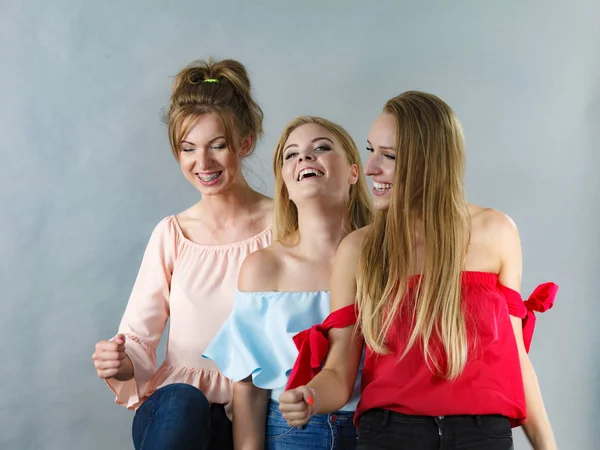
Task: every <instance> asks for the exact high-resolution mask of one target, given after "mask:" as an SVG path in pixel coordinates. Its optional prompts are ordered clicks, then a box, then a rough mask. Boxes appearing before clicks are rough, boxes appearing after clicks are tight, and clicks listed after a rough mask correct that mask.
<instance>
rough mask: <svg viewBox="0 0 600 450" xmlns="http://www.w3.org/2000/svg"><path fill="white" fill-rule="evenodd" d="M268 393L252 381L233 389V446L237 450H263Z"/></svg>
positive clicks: (240, 383) (235, 385)
mask: <svg viewBox="0 0 600 450" xmlns="http://www.w3.org/2000/svg"><path fill="white" fill-rule="evenodd" d="M267 401H268V391H265V390H263V389H259V388H257V387H256V386H254V385H253V384H252V382H250V381H240V382H238V383H235V384H234V387H233V445H234V449H235V450H263V449H264V446H265V432H266V431H265V428H266V420H267Z"/></svg>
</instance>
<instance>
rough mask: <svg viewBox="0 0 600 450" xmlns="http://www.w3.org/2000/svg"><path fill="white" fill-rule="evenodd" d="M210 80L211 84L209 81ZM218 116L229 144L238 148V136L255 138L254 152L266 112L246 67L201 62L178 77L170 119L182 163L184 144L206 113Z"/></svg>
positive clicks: (171, 135) (173, 147) (229, 61)
mask: <svg viewBox="0 0 600 450" xmlns="http://www.w3.org/2000/svg"><path fill="white" fill-rule="evenodd" d="M206 80H209V81H206ZM207 113H214V114H216V115H217V116H219V118H220V119H221V121H222V122H223V126H224V128H225V141H226V142H227V146H228V148H229V149H230V150H234V149H235V148H236V146H235V144H234V142H235V139H234V137H238V138H246V137H248V136H252V144H251V147H250V151H249V152H248V153H247V154H246V155H244V156H247V155H249V154H250V153H252V151H254V148H255V146H256V142H257V141H258V140H259V139H260V137H261V136H262V133H263V128H262V122H263V112H262V109H261V108H260V106H259V105H258V103H256V101H255V100H254V98H253V97H252V92H251V85H250V78H249V77H248V72H247V71H246V68H245V67H244V65H243V64H242V63H240V62H238V61H235V60H233V59H224V60H222V61H218V62H215V61H214V60H213V58H209V60H208V61H204V60H199V61H194V62H193V63H191V64H189V65H188V66H187V67H185V68H184V69H183V70H181V71H180V72H179V73H178V74H177V75H176V76H175V82H174V83H173V92H172V94H171V102H170V106H169V112H168V116H167V122H168V127H169V142H170V144H171V150H172V151H173V155H174V156H175V159H177V160H179V153H180V152H181V141H182V140H183V139H184V138H185V136H187V134H188V133H189V131H190V129H191V128H192V126H193V125H194V123H195V122H196V120H197V119H198V117H200V116H201V115H203V114H207Z"/></svg>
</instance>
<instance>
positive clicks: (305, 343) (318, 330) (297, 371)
mask: <svg viewBox="0 0 600 450" xmlns="http://www.w3.org/2000/svg"><path fill="white" fill-rule="evenodd" d="M356 319H357V317H356V307H355V305H348V306H345V307H344V308H340V309H338V310H337V311H334V312H332V313H331V314H329V316H327V318H326V319H325V320H324V321H323V323H320V324H317V325H314V326H312V327H311V328H309V329H308V330H304V331H301V332H300V333H298V334H296V335H295V336H294V338H293V339H294V343H295V344H296V348H297V349H298V357H297V358H296V362H295V363H294V367H292V372H291V373H290V376H289V378H288V382H287V385H286V389H294V388H297V387H298V386H303V385H305V384H307V383H308V382H309V381H310V380H312V379H313V378H314V377H315V375H316V374H318V373H319V372H320V370H321V366H322V364H323V361H324V360H325V357H326V356H327V352H328V351H329V339H328V337H327V333H328V332H329V330H331V329H332V328H345V327H349V326H350V325H354V324H355V323H356Z"/></svg>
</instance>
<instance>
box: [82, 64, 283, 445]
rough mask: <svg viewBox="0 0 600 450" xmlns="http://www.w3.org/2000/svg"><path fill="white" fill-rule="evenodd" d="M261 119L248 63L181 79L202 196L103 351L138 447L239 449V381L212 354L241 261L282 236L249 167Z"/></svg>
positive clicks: (192, 172) (159, 245) (180, 218)
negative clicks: (275, 234)
mask: <svg viewBox="0 0 600 450" xmlns="http://www.w3.org/2000/svg"><path fill="white" fill-rule="evenodd" d="M262 121H263V112H262V110H261V108H260V106H259V105H258V104H257V103H256V101H255V100H254V98H253V96H252V93H251V85H250V79H249V77H248V74H247V71H246V69H245V67H244V66H243V65H242V64H241V63H239V62H237V61H234V60H222V61H218V62H215V61H213V60H212V59H210V60H208V61H197V62H194V63H192V64H190V65H189V66H188V67H186V68H185V69H183V70H182V71H181V72H180V73H179V74H178V75H177V76H176V77H175V83H174V86H173V92H172V95H171V102H170V108H169V113H168V132H169V141H170V144H171V149H172V151H173V155H174V156H175V159H176V160H177V162H178V163H179V165H180V167H181V170H182V172H183V175H184V176H185V178H186V179H187V180H188V181H189V182H190V183H191V184H192V185H193V186H194V187H195V188H196V189H197V190H198V191H199V192H200V194H201V200H200V201H199V202H198V203H196V204H194V205H193V206H191V207H190V208H189V209H187V210H185V211H183V212H181V213H179V214H177V215H171V216H168V217H165V218H164V219H162V220H161V221H160V222H159V223H158V225H157V226H156V227H155V229H154V231H153V232H152V235H151V237H150V241H149V243H148V246H147V248H146V251H145V254H144V257H143V260H142V264H141V267H140V270H139V273H138V276H137V279H136V281H135V284H134V287H133V291H132V293H131V296H130V298H129V302H128V304H127V307H126V309H125V313H124V315H123V318H122V320H121V324H120V326H119V330H118V334H117V335H116V336H114V337H113V338H112V339H110V340H103V341H99V342H98V343H97V344H96V350H95V352H94V354H93V360H94V365H95V368H96V371H97V373H98V376H99V377H100V378H103V379H105V380H106V383H107V384H108V386H109V388H110V389H111V390H112V391H113V392H114V393H115V395H116V402H117V403H118V404H120V405H123V406H125V407H127V408H128V409H131V410H135V411H136V413H135V417H134V419H133V430H132V431H133V433H132V434H133V442H134V446H135V448H136V449H137V450H141V449H143V450H149V449H161V450H165V449H178V450H185V449H192V448H193V449H227V448H232V446H233V444H232V431H231V427H232V425H231V421H230V420H229V417H230V416H231V415H230V405H231V400H232V395H233V387H232V382H231V381H230V380H228V379H227V378H225V377H224V376H223V375H222V374H221V373H220V372H219V370H218V369H217V366H216V365H215V364H214V363H213V362H212V361H210V360H208V359H205V358H202V352H203V351H204V349H205V348H206V346H207V345H208V344H209V343H210V341H211V340H212V339H213V337H214V335H215V334H216V333H217V331H218V330H219V328H220V327H221V325H222V324H223V323H224V322H225V320H226V319H227V317H228V316H229V314H230V312H231V309H232V304H233V297H234V293H235V291H236V287H237V278H238V272H239V268H240V266H241V264H242V262H243V261H244V259H245V258H246V256H247V255H249V254H250V253H252V252H254V251H256V250H259V249H261V248H265V247H267V246H268V245H270V244H271V241H272V231H271V226H270V224H271V215H272V200H271V199H270V198H268V197H265V196H264V195H262V194H260V193H259V192H257V191H255V190H253V189H252V188H251V187H250V186H249V184H248V182H247V181H246V179H245V178H244V175H243V173H242V158H245V157H247V156H248V155H250V154H251V153H252V151H253V150H254V148H255V145H256V142H257V140H258V139H259V138H260V137H261V134H262ZM167 319H168V320H169V321H170V326H169V335H168V341H167V354H166V358H165V360H164V362H163V363H162V364H161V365H160V367H159V368H158V369H156V347H157V345H158V343H159V341H160V339H161V336H162V334H163V332H164V330H165V326H166V322H167Z"/></svg>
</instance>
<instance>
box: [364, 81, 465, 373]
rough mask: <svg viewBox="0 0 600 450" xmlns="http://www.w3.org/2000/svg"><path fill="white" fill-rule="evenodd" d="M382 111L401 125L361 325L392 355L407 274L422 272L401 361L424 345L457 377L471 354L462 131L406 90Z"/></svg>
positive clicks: (368, 260) (437, 369) (435, 101)
mask: <svg viewBox="0 0 600 450" xmlns="http://www.w3.org/2000/svg"><path fill="white" fill-rule="evenodd" d="M383 111H384V112H386V113H389V114H392V115H393V116H394V117H395V119H396V126H397V130H396V138H397V144H396V163H395V175H394V184H393V188H392V199H391V202H390V206H389V208H388V209H387V210H384V211H378V212H377V213H376V215H375V219H374V223H373V224H372V226H371V227H370V229H369V230H368V232H367V235H366V237H365V241H364V244H363V250H362V253H361V257H360V260H359V268H358V275H357V304H358V310H359V324H360V326H361V329H362V333H363V336H364V338H365V342H366V343H367V345H368V346H369V347H370V348H371V349H372V350H373V351H374V352H376V353H379V354H384V353H387V352H388V351H389V350H388V348H387V346H386V339H387V337H388V333H389V332H390V328H391V326H392V324H393V323H394V321H396V320H398V314H399V313H400V311H401V307H402V306H403V304H404V302H407V301H409V298H408V297H409V296H408V295H407V293H408V288H409V286H408V282H409V280H408V279H409V276H410V275H412V274H411V273H409V271H411V270H414V269H417V271H418V272H419V274H420V276H417V277H416V278H417V283H416V286H413V288H412V289H411V291H412V292H413V293H414V297H412V298H411V299H410V301H411V305H410V306H411V307H412V308H414V309H410V310H409V311H411V312H412V315H409V317H412V323H410V324H408V325H407V326H410V327H411V328H410V335H409V338H408V342H407V346H406V348H405V350H404V353H403V354H402V355H401V356H400V358H403V357H404V356H405V355H406V353H407V352H408V351H409V350H410V349H411V348H412V347H413V346H414V345H415V344H417V343H419V344H422V348H423V351H424V355H425V361H426V363H427V365H428V367H429V368H430V370H431V371H432V372H434V373H435V374H436V375H438V376H441V377H443V378H445V379H450V380H452V379H456V378H457V377H458V376H459V375H460V374H461V373H462V371H463V369H464V367H465V364H466V361H467V353H468V348H467V331H466V325H465V318H464V311H463V308H462V302H461V277H462V272H463V269H464V262H465V257H466V252H467V247H468V243H469V237H470V215H469V209H468V204H467V200H466V197H465V189H464V165H465V154H464V138H463V132H462V129H461V125H460V123H459V121H458V119H457V118H456V116H455V115H454V112H453V111H452V109H451V108H450V107H449V106H448V105H447V104H446V103H445V102H444V101H442V100H441V99H440V98H438V97H436V96H434V95H431V94H427V93H423V92H416V91H409V92H404V93H403V94H401V95H399V96H397V97H394V98H392V99H390V100H389V101H388V102H387V103H386V104H385V106H384V108H383ZM417 224H418V226H419V227H421V225H422V227H423V228H422V231H423V236H422V237H423V238H424V242H425V258H424V262H423V265H422V266H421V267H416V264H417V263H416V254H415V245H416V230H417ZM413 302H414V303H413ZM434 341H437V342H440V343H441V344H442V347H443V353H444V354H443V356H442V355H441V354H440V353H439V352H438V351H437V349H436V351H432V342H434ZM440 358H441V359H440Z"/></svg>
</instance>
